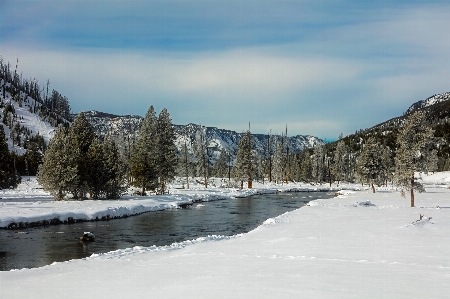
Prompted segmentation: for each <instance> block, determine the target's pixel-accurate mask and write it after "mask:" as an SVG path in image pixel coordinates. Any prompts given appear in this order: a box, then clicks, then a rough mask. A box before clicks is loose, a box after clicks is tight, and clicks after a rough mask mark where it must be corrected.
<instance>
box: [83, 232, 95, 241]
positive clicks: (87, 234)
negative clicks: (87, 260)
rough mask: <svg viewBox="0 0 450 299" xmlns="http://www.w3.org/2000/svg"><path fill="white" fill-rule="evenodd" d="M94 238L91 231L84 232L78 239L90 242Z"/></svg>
mask: <svg viewBox="0 0 450 299" xmlns="http://www.w3.org/2000/svg"><path fill="white" fill-rule="evenodd" d="M94 240H95V235H94V234H93V233H91V232H84V233H83V236H82V237H80V241H82V242H92V241H94Z"/></svg>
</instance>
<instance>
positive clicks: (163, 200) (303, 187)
mask: <svg viewBox="0 0 450 299" xmlns="http://www.w3.org/2000/svg"><path fill="white" fill-rule="evenodd" d="M181 182H182V181H181V180H179V181H178V182H175V184H172V185H170V193H171V194H170V195H164V196H160V195H158V196H151V195H150V196H131V195H126V196H123V197H122V198H121V199H120V200H82V201H78V200H69V201H54V200H53V198H52V197H51V196H50V195H49V194H48V193H47V192H44V191H43V190H42V188H41V186H39V184H38V183H37V181H36V178H35V177H24V178H23V182H22V183H21V184H20V185H19V186H18V188H17V189H13V190H0V228H18V227H32V226H40V225H48V224H62V223H74V222H79V221H91V220H109V219H116V218H122V217H126V216H131V215H138V214H142V213H146V212H150V211H158V210H165V209H176V208H178V207H180V206H182V205H183V204H186V203H192V202H203V201H212V200H221V199H228V198H241V197H248V196H251V195H255V194H268V193H277V192H317V191H332V192H335V191H337V190H341V189H340V188H337V187H332V188H330V187H329V186H328V185H316V186H314V185H310V184H292V183H291V184H287V185H286V184H284V185H276V184H273V183H271V184H264V185H263V184H260V183H255V188H253V189H242V190H240V189H235V188H221V187H213V188H208V189H205V188H204V187H203V185H200V184H198V183H196V182H195V181H194V182H192V183H191V188H190V189H181ZM215 185H217V186H220V184H219V182H216V184H215ZM347 188H350V189H351V188H353V189H354V188H355V187H354V186H353V187H352V186H347ZM357 189H358V188H357ZM130 193H132V192H130Z"/></svg>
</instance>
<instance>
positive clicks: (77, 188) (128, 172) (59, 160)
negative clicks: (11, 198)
mask: <svg viewBox="0 0 450 299" xmlns="http://www.w3.org/2000/svg"><path fill="white" fill-rule="evenodd" d="M176 162H177V156H176V147H175V134H174V131H173V126H172V122H171V119H170V116H169V113H168V112H167V110H166V109H163V110H162V111H161V113H160V114H159V116H158V117H156V114H155V111H154V108H153V106H151V107H150V108H149V110H148V112H147V114H146V116H145V119H144V122H143V124H142V127H141V129H140V132H139V138H138V140H137V142H136V143H135V144H134V145H133V148H132V151H131V155H130V157H129V158H127V157H125V156H121V155H120V154H119V150H118V148H117V146H116V143H115V142H114V140H112V139H111V138H109V137H106V138H105V139H104V140H99V139H98V137H97V136H96V135H95V134H94V130H93V128H92V126H91V124H90V123H89V122H88V121H87V119H86V117H85V115H84V113H80V114H79V115H78V116H77V118H76V119H75V121H74V122H73V124H72V126H70V128H68V129H67V128H66V127H64V126H60V127H59V128H58V129H57V131H56V134H55V136H54V137H53V138H52V140H51V141H50V144H49V147H48V149H47V151H46V152H45V155H44V158H43V163H42V165H41V166H40V167H39V172H38V176H37V179H38V182H39V183H40V184H41V185H42V186H43V188H44V190H46V191H48V192H50V194H52V195H53V196H54V197H55V198H56V199H57V200H63V199H65V198H68V196H70V197H71V198H73V199H85V198H88V197H89V198H92V199H116V198H119V197H120V196H121V195H122V194H123V193H124V192H125V191H126V190H127V189H128V186H129V185H132V186H136V187H139V188H141V189H142V192H141V193H140V194H141V195H144V194H145V193H146V191H147V190H152V191H155V192H157V193H160V194H164V193H165V192H166V189H167V183H168V182H169V181H171V180H172V179H173V178H174V176H175V167H176Z"/></svg>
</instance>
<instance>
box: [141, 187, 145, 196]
mask: <svg viewBox="0 0 450 299" xmlns="http://www.w3.org/2000/svg"><path fill="white" fill-rule="evenodd" d="M144 194H145V187H144V186H142V192H141V196H144Z"/></svg>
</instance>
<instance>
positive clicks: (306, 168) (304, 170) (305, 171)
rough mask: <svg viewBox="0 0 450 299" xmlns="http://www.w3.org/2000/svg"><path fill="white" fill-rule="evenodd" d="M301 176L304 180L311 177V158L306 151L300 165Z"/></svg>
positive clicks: (308, 180) (309, 179) (306, 180)
mask: <svg viewBox="0 0 450 299" xmlns="http://www.w3.org/2000/svg"><path fill="white" fill-rule="evenodd" d="M300 171H301V178H302V180H303V181H305V182H310V181H311V180H312V179H313V168H312V159H311V157H310V156H309V153H308V151H307V152H306V153H305V159H304V160H303V163H302V165H301V170H300Z"/></svg>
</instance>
